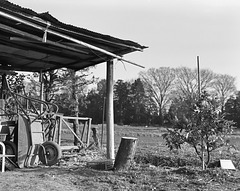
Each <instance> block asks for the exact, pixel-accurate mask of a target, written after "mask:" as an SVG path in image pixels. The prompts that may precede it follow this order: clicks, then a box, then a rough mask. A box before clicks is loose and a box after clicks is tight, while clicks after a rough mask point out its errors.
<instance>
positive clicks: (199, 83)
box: [197, 56, 205, 170]
mask: <svg viewBox="0 0 240 191" xmlns="http://www.w3.org/2000/svg"><path fill="white" fill-rule="evenodd" d="M197 72H198V97H199V99H200V97H201V81H200V67H199V56H197ZM201 120H202V119H201V116H200V119H199V124H200V125H201ZM201 132H202V131H201ZM203 144H204V143H203V135H202V133H201V157H202V169H203V170H205V160H204V150H203V149H204V145H203Z"/></svg>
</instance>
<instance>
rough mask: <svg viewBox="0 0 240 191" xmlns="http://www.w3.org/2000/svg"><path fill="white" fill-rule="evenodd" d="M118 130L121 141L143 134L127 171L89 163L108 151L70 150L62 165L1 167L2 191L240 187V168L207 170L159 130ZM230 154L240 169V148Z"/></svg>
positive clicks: (168, 190) (216, 190)
mask: <svg viewBox="0 0 240 191" xmlns="http://www.w3.org/2000/svg"><path fill="white" fill-rule="evenodd" d="M115 134H116V147H117V146H118V144H119V142H120V138H121V137H122V136H126V134H127V135H129V136H135V137H138V139H139V142H138V147H137V151H136V155H135V159H134V162H133V164H132V166H131V168H130V169H129V170H127V171H112V170H96V169H92V168H90V167H88V166H87V163H88V162H91V161H95V160H105V151H98V150H96V149H93V150H86V151H81V152H79V153H73V154H71V157H69V156H65V157H64V158H63V159H62V160H61V161H60V163H59V165H55V166H51V167H46V166H42V165H38V166H37V167H31V168H24V169H15V170H13V171H6V172H4V173H1V176H0V191H10V190H11V191H15V190H24V191H30V190H31V191H33V190H34V191H61V190H69V191H81V190H90V191H91V190H92V191H94V190H119V191H120V190H121V191H123V190H136V191H140V190H159V191H178V190H179V191H180V190H181V191H183V190H184V191H190V190H191V191H192V190H196V191H200V190H204V191H225V190H226V191H233V190H236V191H237V190H239V191H240V172H239V170H223V169H220V168H211V169H207V170H205V171H202V170H201V168H200V166H201V165H199V164H198V162H197V160H196V159H195V158H194V157H193V156H192V155H190V154H187V155H184V156H183V155H182V153H183V152H179V153H170V152H169V151H167V149H166V147H165V145H164V144H163V140H162V139H161V136H159V135H160V134H161V132H160V131H159V130H155V129H134V130H133V129H131V128H130V127H124V131H123V129H122V128H119V129H118V130H117V131H116V133H115ZM116 149H117V148H116ZM231 156H234V157H233V158H232V160H233V162H234V164H235V165H236V167H237V169H239V163H238V159H239V158H240V154H239V152H238V151H236V152H235V153H234V154H233V155H231Z"/></svg>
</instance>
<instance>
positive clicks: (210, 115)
mask: <svg viewBox="0 0 240 191" xmlns="http://www.w3.org/2000/svg"><path fill="white" fill-rule="evenodd" d="M220 110H221V108H220V107H219V101H218V100H217V99H215V98H213V97H211V96H209V95H208V94H207V93H206V92H204V93H203V94H202V95H201V97H200V99H199V100H198V101H197V102H196V103H195V104H194V105H193V107H192V112H191V117H188V118H186V117H184V118H182V119H181V120H177V119H175V120H173V127H172V128H169V129H167V130H168V131H167V133H165V134H163V138H164V139H165V140H166V144H167V146H168V147H169V148H170V150H172V149H174V148H175V149H181V145H182V144H184V143H187V144H189V145H190V146H192V147H193V148H194V150H195V152H196V154H197V156H198V157H199V159H200V160H201V161H202V163H203V164H204V165H203V167H204V168H205V167H207V166H208V164H209V163H210V160H211V152H212V151H214V150H216V149H217V148H220V147H222V146H224V145H226V140H225V137H226V135H228V134H231V133H232V130H233V124H234V123H233V122H232V121H228V120H226V119H224V116H223V115H222V114H221V113H220ZM204 156H205V157H204Z"/></svg>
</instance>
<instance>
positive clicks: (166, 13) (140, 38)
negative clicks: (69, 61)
mask: <svg viewBox="0 0 240 191" xmlns="http://www.w3.org/2000/svg"><path fill="white" fill-rule="evenodd" d="M10 1H11V2H12V3H15V4H18V5H20V6H22V7H26V8H30V9H32V10H34V11H36V12H38V13H41V12H47V11H49V13H50V14H52V15H53V16H54V17H56V18H57V19H58V20H60V21H62V22H64V23H67V24H72V25H75V26H78V27H82V28H86V29H88V30H92V31H94V32H98V33H102V34H107V35H111V36H114V37H117V38H121V39H124V40H132V41H134V42H137V43H139V44H141V45H144V46H148V47H149V48H148V49H145V50H144V51H143V52H134V53H131V54H129V55H126V56H125V58H126V59H128V60H131V61H133V62H136V63H137V64H140V65H142V66H144V67H145V69H141V68H139V67H136V66H132V65H129V64H128V63H125V64H123V63H121V62H117V61H116V62H115V71H114V72H115V73H114V76H115V80H117V79H123V80H129V79H132V78H137V77H138V73H139V72H140V71H144V70H147V69H149V68H151V67H154V68H159V67H163V66H166V67H179V66H186V67H190V68H195V67H196V66H197V65H196V57H197V56H200V68H204V69H211V70H212V71H213V72H215V73H221V74H229V75H232V76H234V77H236V78H237V84H236V85H237V88H238V89H239V90H240V11H239V10H240V0H41V1H40V0H10ZM105 70H106V69H105V63H104V64H100V65H99V66H98V67H97V69H96V70H93V71H94V75H96V76H99V77H101V78H105V75H106V72H105Z"/></svg>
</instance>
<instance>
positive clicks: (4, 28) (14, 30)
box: [0, 24, 88, 54]
mask: <svg viewBox="0 0 240 191" xmlns="http://www.w3.org/2000/svg"><path fill="white" fill-rule="evenodd" d="M0 28H1V29H3V30H5V31H7V32H11V33H13V34H15V35H17V36H22V37H25V38H28V39H33V40H36V41H39V42H42V40H43V38H41V37H38V36H36V35H33V34H30V33H27V32H24V31H21V30H18V29H15V28H13V27H9V26H7V25H4V24H0ZM10 40H15V41H25V42H31V41H30V40H27V39H23V38H19V37H10ZM31 43H32V42H31ZM44 43H46V44H50V45H53V46H56V47H60V48H64V49H68V50H71V51H75V52H79V53H82V54H88V52H86V51H82V50H79V49H76V48H74V47H70V46H67V45H63V44H60V43H58V42H53V41H51V40H46V42H44ZM44 43H43V42H42V44H44Z"/></svg>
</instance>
